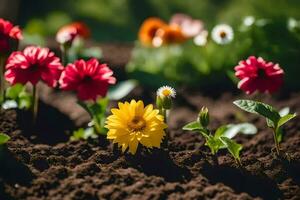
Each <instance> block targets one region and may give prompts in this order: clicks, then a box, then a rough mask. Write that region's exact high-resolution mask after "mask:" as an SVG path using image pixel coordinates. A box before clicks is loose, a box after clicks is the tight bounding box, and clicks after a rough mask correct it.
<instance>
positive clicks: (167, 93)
mask: <svg viewBox="0 0 300 200" xmlns="http://www.w3.org/2000/svg"><path fill="white" fill-rule="evenodd" d="M156 95H157V96H159V97H161V98H166V97H168V98H170V97H172V98H175V96H176V91H175V89H174V88H172V87H170V86H162V87H160V88H158V90H157V92H156Z"/></svg>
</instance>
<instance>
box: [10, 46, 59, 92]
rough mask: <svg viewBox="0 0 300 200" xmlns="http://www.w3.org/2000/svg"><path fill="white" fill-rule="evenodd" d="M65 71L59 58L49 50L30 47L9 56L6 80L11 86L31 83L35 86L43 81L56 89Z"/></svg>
mask: <svg viewBox="0 0 300 200" xmlns="http://www.w3.org/2000/svg"><path fill="white" fill-rule="evenodd" d="M63 69H64V67H63V66H62V64H61V63H60V60H59V58H58V57H56V56H55V55H54V53H53V52H51V51H50V50H49V49H48V48H40V47H36V46H29V47H26V48H25V49H24V50H23V51H16V52H13V53H12V54H11V55H10V56H9V58H8V60H7V63H6V72H5V78H6V80H7V81H8V82H9V83H10V84H16V83H22V84H26V83H27V82H30V83H32V84H33V85H35V84H37V82H38V81H39V80H42V81H44V82H45V83H47V84H48V85H49V86H50V87H55V86H56V85H57V82H58V79H59V77H60V74H61V72H62V70H63Z"/></svg>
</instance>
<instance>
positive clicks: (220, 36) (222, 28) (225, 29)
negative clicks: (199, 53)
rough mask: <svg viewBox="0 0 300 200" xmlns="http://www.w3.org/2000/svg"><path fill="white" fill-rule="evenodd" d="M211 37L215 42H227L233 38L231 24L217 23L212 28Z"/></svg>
mask: <svg viewBox="0 0 300 200" xmlns="http://www.w3.org/2000/svg"><path fill="white" fill-rule="evenodd" d="M211 35H212V39H213V40H214V41H215V42H216V43H217V44H221V45H223V44H228V43H230V42H231V41H232V40H233V36H234V33H233V30H232V28H231V26H229V25H227V24H219V25H217V26H215V27H214V28H213V30H212V33H211Z"/></svg>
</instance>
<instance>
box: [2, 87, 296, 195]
mask: <svg viewBox="0 0 300 200" xmlns="http://www.w3.org/2000/svg"><path fill="white" fill-rule="evenodd" d="M60 95H62V94H60ZM66 95H69V97H68V98H69V99H72V94H66ZM50 96H51V95H50ZM129 96H130V97H127V99H131V98H135V99H143V100H145V102H147V101H148V102H150V101H151V100H152V99H151V97H153V98H154V95H151V93H149V92H147V91H146V90H144V89H142V88H138V89H136V90H135V91H134V92H133V93H132V94H131V95H129ZM238 98H241V96H236V95H234V94H231V93H227V92H224V93H223V94H218V95H213V96H210V95H207V94H201V93H200V92H197V91H194V92H192V91H190V92H186V90H181V91H180V90H179V91H178V98H177V99H176V103H175V106H174V109H173V110H172V112H171V115H170V116H171V117H170V123H169V127H170V129H169V130H170V139H169V147H168V148H164V149H161V150H153V152H152V153H149V152H147V151H145V150H144V149H139V150H138V153H137V155H135V156H132V155H129V154H125V155H121V154H120V152H119V151H118V150H117V149H116V148H114V147H113V145H112V144H110V143H109V142H108V141H107V140H106V139H105V138H104V137H100V138H99V139H96V140H89V141H75V142H71V141H68V140H67V135H66V130H71V129H72V128H74V127H75V126H76V124H75V122H74V119H72V117H70V116H72V115H74V110H72V109H69V111H66V110H65V111H64V113H61V112H60V111H59V110H58V109H57V107H59V106H57V107H53V106H50V105H47V104H41V106H40V107H41V109H40V116H39V120H40V121H39V122H38V124H40V125H38V126H37V127H36V128H35V129H31V128H30V127H31V126H30V125H29V124H30V117H25V119H26V120H27V121H24V116H26V115H27V114H28V113H26V112H22V111H16V110H5V111H4V110H1V113H0V116H1V124H0V131H1V132H4V133H7V134H9V135H10V136H11V138H12V139H11V140H10V141H9V142H8V143H7V150H4V151H2V152H3V153H2V155H1V156H2V157H1V159H4V160H2V161H1V162H2V163H3V164H2V165H1V178H0V199H5V200H9V199H18V200H19V199H51V200H55V199H57V200H58V199H78V200H79V199H85V200H94V199H255V198H257V199H268V200H270V199H299V198H300V186H299V184H300V154H299V150H298V148H299V146H300V135H299V129H300V125H299V123H298V122H297V121H298V120H293V121H291V122H289V123H288V124H287V125H286V126H285V130H286V132H287V134H286V135H285V137H284V141H283V142H282V145H281V147H282V150H283V152H286V153H288V156H289V158H290V161H287V160H284V159H276V158H275V156H274V155H273V154H272V153H271V151H272V148H273V146H274V144H273V138H272V133H271V131H270V130H268V129H266V128H265V121H264V119H263V118H260V117H257V116H254V115H248V114H245V113H243V114H241V113H242V112H241V111H239V109H238V108H236V107H235V106H234V105H233V104H232V101H234V100H235V99H238ZM272 99H273V100H271V99H268V98H266V99H264V101H265V102H267V103H272V105H274V106H275V107H277V108H282V107H284V106H289V107H290V108H291V109H292V110H293V111H296V112H298V113H299V112H300V107H299V103H298V102H299V101H300V94H299V93H296V94H288V95H287V94H285V95H284V97H283V96H278V97H276V98H272ZM148 102H147V103H148ZM74 104H75V103H74ZM62 105H66V104H65V101H61V106H62ZM71 105H72V104H71ZM203 105H205V106H207V107H208V108H209V109H210V112H211V115H212V119H213V120H212V124H211V125H212V128H213V129H215V128H217V127H218V126H219V125H221V124H226V123H233V122H240V120H241V119H243V118H246V119H249V121H250V122H252V123H254V124H255V125H256V126H257V128H258V133H257V134H256V135H254V136H245V135H239V136H237V138H236V140H237V141H238V142H239V143H241V144H243V146H244V150H243V151H242V155H241V160H242V163H243V167H242V168H239V167H237V166H236V164H235V162H234V160H233V159H232V158H231V156H230V155H229V154H228V153H226V152H225V151H224V152H223V151H221V152H220V153H219V154H218V155H219V160H218V162H219V165H217V164H216V163H214V162H213V160H212V158H211V156H210V154H209V150H208V148H207V147H205V146H204V140H203V138H201V136H200V135H199V134H198V133H191V132H185V131H182V129H181V127H182V126H183V125H185V124H186V123H187V122H190V121H192V120H194V119H195V117H196V116H197V112H198V110H199V109H200V108H201V107H202V106H203ZM69 106H70V105H69ZM68 112H69V113H68ZM237 112H238V113H239V114H237ZM85 115H86V114H85V113H82V116H81V117H84V116H85ZM238 116H239V117H238ZM22 119H23V120H22ZM85 119H86V121H87V119H88V117H87V115H86V118H85ZM84 121H85V120H84V119H83V121H82V123H84ZM86 121H85V122H86ZM33 133H34V134H33Z"/></svg>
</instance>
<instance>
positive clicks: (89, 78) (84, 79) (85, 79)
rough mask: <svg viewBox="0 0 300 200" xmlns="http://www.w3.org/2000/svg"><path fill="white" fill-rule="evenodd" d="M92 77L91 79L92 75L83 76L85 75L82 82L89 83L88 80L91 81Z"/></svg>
mask: <svg viewBox="0 0 300 200" xmlns="http://www.w3.org/2000/svg"><path fill="white" fill-rule="evenodd" d="M92 80H93V79H92V77H90V76H85V77H83V79H82V81H83V82H84V83H89V82H91V81H92Z"/></svg>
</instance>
